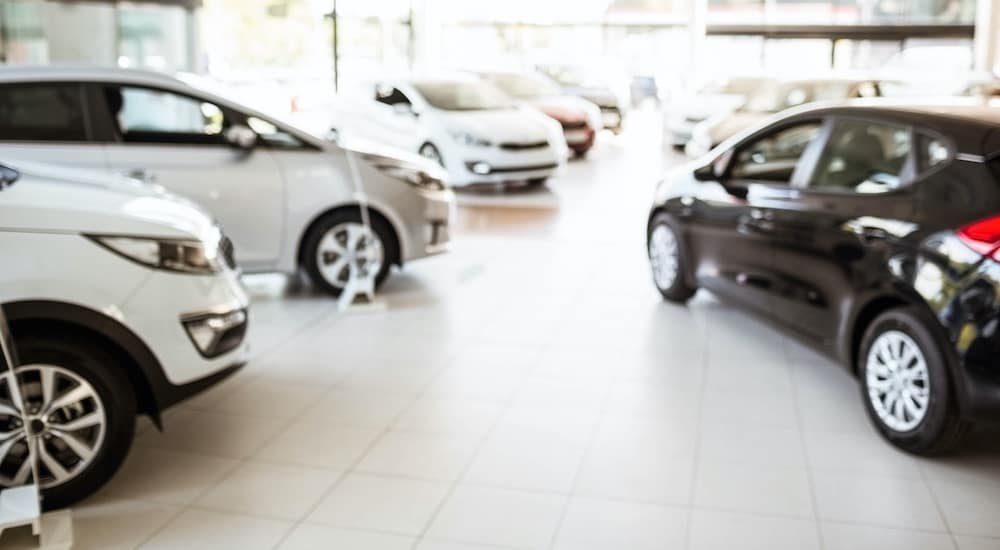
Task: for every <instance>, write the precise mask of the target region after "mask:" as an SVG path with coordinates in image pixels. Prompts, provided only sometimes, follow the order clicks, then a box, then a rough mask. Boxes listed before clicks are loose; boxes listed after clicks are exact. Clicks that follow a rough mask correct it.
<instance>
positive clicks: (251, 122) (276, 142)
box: [247, 116, 304, 149]
mask: <svg viewBox="0 0 1000 550" xmlns="http://www.w3.org/2000/svg"><path fill="white" fill-rule="evenodd" d="M247 126H250V129H251V130H253V131H254V132H255V133H256V134H257V137H259V138H260V140H261V141H262V142H264V143H265V144H266V145H269V146H271V147H279V148H283V149H300V148H302V147H303V146H304V144H303V143H302V140H300V139H299V138H297V137H295V136H293V135H292V134H290V133H288V132H286V131H284V130H282V129H281V128H279V127H277V126H275V125H274V124H272V123H270V122H268V121H266V120H264V119H262V118H257V117H255V116H248V117H247Z"/></svg>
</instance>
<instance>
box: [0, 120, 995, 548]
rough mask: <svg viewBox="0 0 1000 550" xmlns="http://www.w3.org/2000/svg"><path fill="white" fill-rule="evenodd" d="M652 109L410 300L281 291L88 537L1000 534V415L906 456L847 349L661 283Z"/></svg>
mask: <svg viewBox="0 0 1000 550" xmlns="http://www.w3.org/2000/svg"><path fill="white" fill-rule="evenodd" d="M647 116H649V117H652V115H647ZM637 126H638V130H636V131H633V132H631V133H629V134H626V135H624V136H620V137H618V138H614V137H611V136H605V137H604V138H603V139H602V143H601V144H600V147H599V149H598V150H597V151H595V152H594V155H593V158H592V159H589V160H588V161H584V162H579V163H573V164H572V165H571V166H570V168H569V170H568V172H567V174H566V175H565V176H563V177H562V178H560V179H559V181H557V182H556V183H555V184H554V186H555V193H554V194H552V195H544V194H543V195H540V196H532V197H527V198H526V197H519V198H517V199H515V200H514V201H508V202H507V203H506V204H507V205H508V206H509V205H510V204H511V202H513V203H514V204H520V205H521V206H522V207H521V208H516V209H515V208H503V207H501V206H503V204H498V202H499V201H497V200H496V199H495V198H493V197H481V196H477V197H475V198H474V199H469V200H468V201H467V202H474V203H476V204H477V205H480V206H478V207H476V208H466V209H463V212H462V223H463V227H462V229H461V231H460V232H459V234H458V237H459V238H458V240H457V242H456V243H455V247H454V250H453V251H452V252H451V253H450V254H448V255H446V256H442V257H439V258H435V259H431V260H427V261H422V262H418V263H414V264H412V265H411V266H409V267H408V268H407V270H406V272H405V273H403V274H400V275H397V276H395V277H394V278H393V279H392V280H391V281H390V282H389V284H388V285H387V286H386V287H385V290H384V298H385V300H386V303H387V304H388V310H387V311H386V312H381V313H379V312H370V313H363V312H359V313H350V314H346V315H340V314H338V313H337V312H336V311H335V310H334V307H333V303H332V302H331V301H330V300H328V299H326V298H323V297H321V296H316V295H311V294H308V293H301V292H300V293H291V294H290V295H288V296H285V297H268V296H261V297H260V298H259V299H258V301H257V303H256V304H255V309H254V318H253V321H254V326H253V336H252V338H253V342H254V347H255V351H256V359H255V360H254V361H253V362H252V363H251V364H250V365H249V366H248V367H247V369H246V370H245V371H244V372H243V373H241V374H240V375H239V376H237V377H235V378H233V379H231V380H230V381H228V382H227V383H226V384H224V385H222V386H219V387H218V388H216V389H214V390H212V391H210V392H208V393H206V394H204V395H202V396H200V397H198V398H196V399H194V400H192V401H190V402H188V403H186V404H184V405H182V406H180V407H178V408H177V409H175V410H173V411H171V412H170V413H169V414H167V416H166V426H167V431H166V432H165V433H163V434H160V433H158V432H156V431H155V430H153V429H151V428H149V427H148V424H145V423H144V424H143V426H144V428H143V429H142V430H141V431H140V433H139V434H138V436H137V439H136V442H135V447H134V449H133V452H132V454H131V456H130V457H129V459H128V461H127V463H126V465H125V467H124V469H123V470H122V471H121V473H120V474H119V475H118V476H117V477H116V478H115V479H114V480H113V481H112V482H111V483H110V484H109V485H108V486H107V487H106V488H105V489H104V490H102V491H101V492H100V493H99V494H98V495H96V496H95V497H94V498H92V499H90V500H88V501H86V502H84V503H83V504H81V505H79V506H77V507H76V508H74V510H73V515H74V519H75V531H76V538H77V542H78V547H79V548H83V549H102V550H103V549H112V548H134V547H143V548H156V549H160V548H180V549H184V550H194V549H199V548H205V549H223V548H224V549H229V548H233V549H254V548H281V549H314V548H315V549H344V550H367V549H384V550H390V549H391V550H395V549H400V550H402V549H418V550H476V549H481V550H489V549H494V550H503V549H509V550H515V549H526V550H527V549H569V550H591V549H609V550H633V549H634V550H644V549H654V548H656V549H674V548H678V549H683V548H691V549H725V550H731V549H767V550H778V549H783V548H787V549H792V550H807V549H812V548H825V549H827V550H867V549H877V550H886V549H893V550H894V549H906V550H938V549H942V550H943V549H950V550H956V549H958V550H984V549H998V548H1000V431H998V430H996V429H992V430H990V429H986V430H982V431H980V432H979V433H977V434H975V437H973V439H972V441H970V443H969V445H968V446H967V448H966V449H965V450H964V451H963V452H962V453H960V454H958V455H956V456H954V457H950V458H947V459H939V460H934V461H929V460H918V459H915V458H912V457H909V456H906V455H903V454H900V453H898V452H895V451H894V450H892V449H891V448H889V447H888V446H886V445H885V444H884V443H883V442H882V441H881V440H879V439H878V437H876V436H875V435H874V434H873V432H872V430H871V428H870V427H869V425H868V423H867V420H866V419H865V417H864V415H863V412H862V408H861V404H860V401H859V396H858V391H857V388H856V386H855V384H854V382H853V381H852V380H851V379H850V378H849V377H848V376H847V375H846V374H844V373H843V372H842V371H841V370H839V369H838V368H837V366H836V365H834V364H833V363H832V362H831V361H829V360H828V359H826V358H823V357H821V356H818V355H816V354H815V353H813V352H812V351H810V350H808V349H807V348H804V347H803V346H801V345H799V344H797V343H796V342H794V341H792V340H790V339H788V338H787V337H786V336H785V335H784V334H782V333H780V332H777V331H775V330H774V329H772V328H771V327H770V326H768V325H767V324H765V323H762V322H761V321H760V320H759V319H756V318H754V317H752V316H749V315H746V314H744V313H741V312H739V311H737V310H735V309H733V308H732V307H730V306H728V305H725V304H722V303H720V302H718V301H716V300H715V299H714V298H713V297H712V296H710V295H707V294H701V295H699V296H698V297H697V298H696V299H695V300H694V301H693V302H692V303H691V304H690V305H689V306H688V307H678V306H672V305H668V304H666V303H663V302H662V301H661V300H660V299H659V298H658V295H657V294H656V293H655V291H654V290H653V288H652V285H651V283H650V282H649V277H648V275H647V267H646V261H645V258H644V250H643V224H644V222H645V211H646V208H648V204H649V200H650V197H651V193H652V186H653V184H654V182H655V179H656V177H657V174H659V172H660V170H661V168H662V167H663V166H664V165H666V164H669V163H670V162H673V161H674V160H675V159H674V158H673V157H672V156H671V154H669V153H664V152H663V151H661V150H660V148H659V145H658V144H657V143H656V142H655V140H653V139H650V132H649V131H645V132H643V130H644V128H643V121H642V120H641V118H640V119H637ZM645 130H649V129H645ZM484 204H486V205H488V204H494V205H496V207H493V208H487V207H482V205H484ZM256 283H257V281H255V286H257V284H256ZM261 286H267V281H266V280H265V281H264V282H262V283H261ZM23 541H24V538H23V537H22V538H17V536H16V535H15V536H13V537H7V538H6V539H5V540H3V541H0V546H8V545H9V546H11V547H19V546H21V544H22V543H23Z"/></svg>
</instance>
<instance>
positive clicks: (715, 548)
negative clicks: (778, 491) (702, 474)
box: [688, 510, 820, 550]
mask: <svg viewBox="0 0 1000 550" xmlns="http://www.w3.org/2000/svg"><path fill="white" fill-rule="evenodd" d="M690 537H691V542H690V544H689V545H688V548H690V549H691V550H730V549H733V548H739V549H741V550H811V549H815V550H819V548H820V543H819V534H818V530H817V526H816V522H815V521H813V520H806V519H794V518H787V517H778V516H767V515H755V514H741V513H733V512H716V511H710V510H694V511H693V512H691V530H690Z"/></svg>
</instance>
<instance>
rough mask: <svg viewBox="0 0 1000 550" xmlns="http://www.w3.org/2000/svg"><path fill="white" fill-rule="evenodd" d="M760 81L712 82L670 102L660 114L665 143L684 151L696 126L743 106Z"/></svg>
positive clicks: (756, 79) (750, 79) (760, 79)
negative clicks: (681, 148) (664, 132)
mask: <svg viewBox="0 0 1000 550" xmlns="http://www.w3.org/2000/svg"><path fill="white" fill-rule="evenodd" d="M766 82H768V80H767V79H765V78H763V77H735V78H730V79H727V80H724V81H715V82H710V83H708V84H705V85H704V86H701V87H700V88H698V89H697V90H696V91H695V92H694V93H692V94H690V95H688V96H686V97H684V98H681V99H679V100H677V101H674V102H671V103H670V105H669V106H668V107H667V108H666V110H665V112H664V114H665V117H664V127H665V129H666V134H667V141H668V142H669V143H670V144H671V145H673V146H674V147H684V146H685V145H687V142H688V141H691V135H692V134H693V133H694V129H695V127H696V126H697V125H698V124H701V123H702V122H704V121H706V120H708V119H710V118H716V117H720V116H725V115H728V114H729V113H732V112H733V111H735V110H736V109H738V108H740V107H741V106H742V105H743V103H745V102H746V100H747V96H749V95H750V94H752V93H753V92H754V91H755V90H757V89H759V88H760V87H762V86H763V85H764V84H765V83H766Z"/></svg>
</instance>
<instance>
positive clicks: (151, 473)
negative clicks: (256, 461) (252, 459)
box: [100, 447, 239, 505]
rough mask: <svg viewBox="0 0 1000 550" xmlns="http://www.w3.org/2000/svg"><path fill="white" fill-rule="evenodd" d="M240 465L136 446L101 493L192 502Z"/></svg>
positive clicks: (223, 460)
mask: <svg viewBox="0 0 1000 550" xmlns="http://www.w3.org/2000/svg"><path fill="white" fill-rule="evenodd" d="M238 465H239V461H238V460H234V459H230V458H218V457H213V456H206V455H198V454H192V453H187V452H175V451H168V450H164V449H150V448H143V447H137V448H134V449H132V451H131V452H130V453H129V456H128V458H127V459H126V460H125V464H124V465H123V466H122V468H121V470H119V471H118V473H117V474H115V476H114V477H113V478H111V481H110V482H109V483H108V484H107V485H106V486H105V487H104V488H103V489H102V490H101V493H100V494H101V495H109V496H113V497H116V498H126V499H141V500H149V501H155V502H163V503H168V504H181V505H183V504H190V503H192V502H194V501H195V500H196V499H197V498H198V497H199V496H200V495H201V494H203V493H204V492H205V491H207V490H208V489H210V488H211V487H213V486H214V485H215V484H216V483H218V482H219V481H220V480H221V479H222V478H223V477H225V476H226V475H227V474H229V472H231V471H233V469H235V468H236V467H237V466H238Z"/></svg>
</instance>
